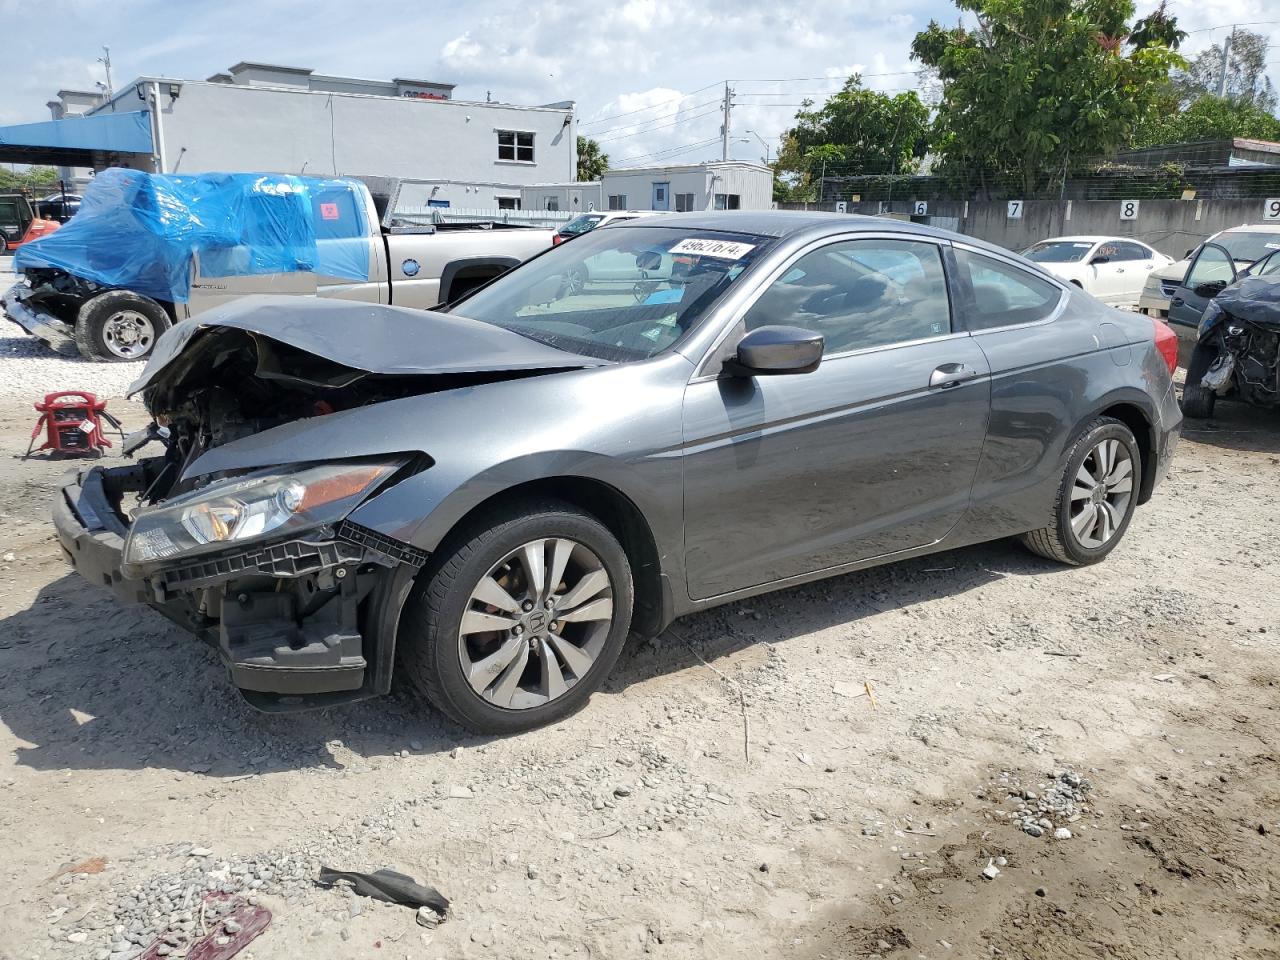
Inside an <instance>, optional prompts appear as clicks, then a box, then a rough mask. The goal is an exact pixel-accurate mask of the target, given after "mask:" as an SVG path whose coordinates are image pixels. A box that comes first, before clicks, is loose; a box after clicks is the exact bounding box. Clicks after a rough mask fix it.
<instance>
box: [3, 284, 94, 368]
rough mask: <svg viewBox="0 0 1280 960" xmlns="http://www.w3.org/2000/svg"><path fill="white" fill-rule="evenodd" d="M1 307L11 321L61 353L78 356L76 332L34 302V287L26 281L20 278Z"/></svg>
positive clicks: (9, 290) (6, 293) (10, 289)
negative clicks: (32, 294) (32, 291)
mask: <svg viewBox="0 0 1280 960" xmlns="http://www.w3.org/2000/svg"><path fill="white" fill-rule="evenodd" d="M0 307H2V308H3V309H4V314H5V316H7V317H8V318H9V319H10V320H12V321H13V322H14V323H16V324H17V325H18V326H20V327H21V328H22V329H23V330H25V331H27V333H29V334H31V335H32V336H33V337H36V338H37V339H39V340H43V341H44V342H45V343H47V344H48V345H49V346H50V347H52V348H53V349H54V350H56V351H57V352H58V353H61V354H64V355H66V356H79V353H80V351H79V349H78V348H77V347H76V341H75V335H74V331H73V330H72V329H71V328H70V327H69V326H67V324H66V323H64V322H63V321H62V320H60V319H58V318H57V317H56V316H54V315H53V314H52V313H50V312H49V311H48V310H45V309H44V308H42V307H41V306H40V305H39V304H38V303H33V302H31V288H30V287H29V286H27V284H26V283H24V282H22V281H19V282H17V283H15V284H14V285H13V286H12V287H10V288H9V289H8V290H6V291H5V292H4V294H3V295H0Z"/></svg>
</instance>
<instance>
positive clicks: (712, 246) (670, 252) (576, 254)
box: [451, 226, 770, 361]
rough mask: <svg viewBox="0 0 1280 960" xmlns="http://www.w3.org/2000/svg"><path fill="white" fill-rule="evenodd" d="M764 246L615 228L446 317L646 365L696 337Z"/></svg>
mask: <svg viewBox="0 0 1280 960" xmlns="http://www.w3.org/2000/svg"><path fill="white" fill-rule="evenodd" d="M769 243H770V238H767V237H758V236H754V235H751V234H742V233H722V232H718V231H709V230H688V229H684V230H675V229H670V228H663V227H630V226H628V227H619V228H616V229H614V228H611V229H608V230H596V231H593V232H591V233H588V234H587V235H585V236H583V237H581V238H579V239H577V240H575V241H574V242H573V243H566V244H562V245H561V246H558V247H555V248H553V249H551V250H548V251H547V252H546V253H544V254H542V255H541V256H540V257H537V258H535V259H533V260H531V261H529V262H528V263H527V264H525V265H523V266H521V267H520V268H519V269H517V270H514V271H513V272H512V273H510V274H508V275H507V276H505V277H502V278H500V279H499V280H497V281H495V282H494V283H492V284H490V285H489V286H487V287H485V288H484V289H482V290H479V291H477V292H476V293H475V294H473V295H472V296H470V297H468V298H467V299H465V300H463V301H462V302H460V303H459V304H457V306H456V307H454V308H452V310H451V312H455V313H458V314H460V315H462V316H464V317H469V318H471V319H473V320H482V321H484V322H485V323H492V324H494V325H495V326H499V327H502V328H504V329H506V330H511V331H512V332H514V333H518V334H521V335H522V336H525V337H529V338H530V339H531V340H537V341H539V342H541V343H546V344H549V345H550V346H553V347H556V348H558V349H560V350H566V351H569V352H570V353H580V354H585V355H586V356H590V357H600V358H603V359H606V360H623V361H626V360H643V359H645V358H647V357H652V356H654V355H655V354H658V353H661V352H662V351H663V350H666V349H667V348H668V347H670V346H671V345H672V344H674V343H675V342H676V341H677V340H679V339H680V338H681V337H682V336H684V335H685V334H686V333H688V332H689V331H690V330H692V329H693V328H694V327H695V326H696V325H697V324H698V322H699V321H700V320H701V319H702V317H703V316H704V315H705V314H706V311H707V309H708V308H709V307H710V306H711V304H713V303H714V302H715V301H716V300H717V299H718V298H719V297H720V296H721V295H722V294H723V293H724V292H725V291H726V290H727V289H729V287H730V286H731V285H732V284H733V283H734V281H736V280H737V279H738V277H740V276H741V275H742V274H743V273H744V272H745V271H746V269H747V268H748V267H749V266H750V265H751V263H752V262H754V261H755V259H756V258H757V257H758V256H759V255H760V254H761V253H762V252H763V251H764V250H765V249H766V247H767V246H768V244H769Z"/></svg>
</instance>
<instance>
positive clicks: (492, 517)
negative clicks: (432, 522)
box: [397, 500, 634, 734]
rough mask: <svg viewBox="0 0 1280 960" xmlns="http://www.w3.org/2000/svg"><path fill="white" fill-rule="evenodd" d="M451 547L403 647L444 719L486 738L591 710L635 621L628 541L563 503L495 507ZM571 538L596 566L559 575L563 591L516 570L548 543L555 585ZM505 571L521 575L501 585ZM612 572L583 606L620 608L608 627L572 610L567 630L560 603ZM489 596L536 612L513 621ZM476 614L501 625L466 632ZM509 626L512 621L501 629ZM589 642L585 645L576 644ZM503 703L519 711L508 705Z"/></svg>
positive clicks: (439, 557)
mask: <svg viewBox="0 0 1280 960" xmlns="http://www.w3.org/2000/svg"><path fill="white" fill-rule="evenodd" d="M450 539H451V542H450V543H446V544H445V545H444V546H442V548H441V550H439V551H437V553H436V555H435V556H434V557H433V558H432V562H431V563H430V564H429V565H428V566H427V567H426V568H424V570H423V571H422V573H421V574H419V576H418V582H417V583H416V584H415V586H414V589H413V592H412V594H411V595H410V598H409V602H408V603H407V605H406V612H405V615H404V616H403V617H402V618H401V620H400V629H399V636H398V638H397V641H398V642H397V648H398V650H399V654H400V660H401V664H402V665H403V667H404V669H405V671H406V673H407V675H408V677H409V680H410V681H411V682H412V684H413V686H414V687H415V688H416V689H417V690H418V692H419V693H421V694H422V695H423V696H425V697H426V698H427V700H428V701H430V703H431V704H432V706H434V707H436V708H437V709H438V710H440V712H441V713H443V714H445V715H446V716H448V717H449V718H450V719H452V720H454V721H455V722H457V723H459V724H461V725H462V726H464V727H467V728H469V729H471V730H475V731H477V732H480V733H492V734H510V733H519V732H522V731H525V730H531V729H533V728H534V727H540V726H543V725H544V724H548V723H554V722H556V721H558V720H561V719H563V718H565V717H567V716H569V715H570V714H572V713H575V712H576V711H577V710H579V709H581V708H582V707H583V706H584V705H585V704H586V702H587V700H588V699H589V698H590V697H591V694H592V693H593V692H594V691H595V690H596V689H598V688H599V686H600V684H601V683H603V681H604V679H605V677H606V676H607V675H608V673H609V671H610V670H611V669H612V667H613V664H614V662H615V661H616V660H617V658H618V654H619V653H620V652H621V651H622V646H623V644H624V643H625V641H626V638H627V633H628V631H629V629H630V625H631V613H632V604H633V600H634V588H633V585H632V579H631V567H630V564H629V563H628V562H627V556H626V553H625V552H624V551H623V549H622V547H621V545H620V544H619V543H618V541H617V539H616V538H615V537H614V536H613V534H611V533H610V532H609V530H608V529H607V528H605V526H604V525H603V524H601V523H600V522H599V521H598V520H596V519H595V518H594V517H591V516H589V515H587V514H585V513H582V512H581V511H579V510H577V509H575V508H574V507H571V506H569V505H568V504H565V503H560V502H558V501H554V500H539V501H532V502H530V501H526V502H523V503H515V504H506V505H502V506H498V507H495V508H494V509H492V510H489V511H486V512H485V513H484V514H483V515H481V516H480V517H478V518H477V519H476V520H475V521H474V522H473V523H471V524H469V525H468V527H467V529H466V530H464V531H463V532H461V533H459V534H458V535H457V536H456V537H451V538H450ZM566 541H569V542H572V544H573V545H574V547H573V549H574V551H575V552H574V554H573V557H574V558H586V559H587V568H588V571H587V574H586V576H584V575H583V571H582V570H580V569H577V570H575V569H574V568H575V567H576V566H577V563H578V560H577V559H572V560H570V566H568V567H563V568H562V573H561V574H560V575H556V576H557V580H558V582H557V584H548V587H547V589H546V590H543V591H542V593H541V594H540V595H539V594H538V591H536V590H532V589H530V588H529V584H528V583H527V582H526V580H532V578H531V577H527V576H526V575H525V573H524V571H525V570H527V569H528V568H527V567H525V566H522V565H521V564H520V563H518V562H517V563H514V564H511V563H508V562H507V561H509V560H510V559H511V558H512V557H513V555H514V556H517V557H523V556H524V555H525V554H524V553H522V551H524V550H525V548H526V547H527V546H532V545H536V544H545V545H546V546H545V548H539V553H540V554H541V556H542V557H543V558H544V560H545V561H546V574H545V576H546V579H547V580H550V579H551V578H552V576H553V573H552V571H554V569H555V566H556V565H555V557H556V554H555V549H556V545H557V544H559V543H563V542H566ZM499 570H510V571H511V573H510V574H504V575H503V576H501V577H498V576H497V574H496V571H499ZM601 573H603V574H605V575H607V585H605V586H603V587H600V588H598V589H597V590H595V591H591V592H588V593H587V594H586V597H585V599H584V600H580V601H578V602H577V603H575V604H574V605H573V607H572V609H582V608H585V607H586V606H587V605H588V604H590V603H593V602H594V601H596V600H599V599H600V598H604V602H608V600H612V605H611V612H610V613H609V619H608V621H607V623H606V622H602V618H600V617H596V616H593V617H592V618H590V619H589V620H588V618H583V620H579V621H577V622H573V623H570V622H569V620H570V619H571V608H570V607H569V606H568V605H566V606H564V607H562V608H561V616H564V617H565V620H564V621H563V622H560V623H559V625H558V626H557V621H556V620H555V619H554V610H553V609H552V608H551V606H550V604H554V603H557V602H560V601H559V600H557V599H553V598H560V599H562V600H568V599H570V595H571V594H572V593H573V592H574V590H573V587H574V583H573V582H571V581H575V580H576V581H577V582H578V583H583V582H585V580H586V578H587V576H590V577H593V578H594V582H597V583H598V582H601V580H600V575H601ZM560 584H564V589H563V590H560V589H559V586H560ZM495 587H498V588H500V589H499V592H497V593H495V592H494V590H495ZM502 590H505V591H508V593H507V594H506V595H504V594H503V593H502V592H501V591H502ZM526 593H529V594H530V595H532V596H533V598H534V600H537V599H538V598H539V596H541V598H542V602H535V603H529V601H527V600H526ZM480 594H483V595H484V596H483V597H480V596H479V595H480ZM490 598H495V599H497V600H498V601H499V603H505V602H506V601H508V600H515V601H516V602H517V604H519V603H521V602H522V601H523V602H524V603H526V604H527V606H525V607H523V608H522V607H520V606H517V608H516V609H515V610H514V612H511V613H508V612H507V611H506V610H504V609H503V608H502V607H500V606H497V605H491V604H489V603H488V600H489V599H490ZM544 606H546V607H547V608H548V609H549V610H551V612H549V613H548V616H547V617H546V618H544V620H546V621H548V622H546V623H533V622H529V623H526V622H525V621H527V620H529V619H530V618H531V617H535V616H536V615H537V614H538V613H539V612H540V611H542V610H543V609H544ZM522 611H523V612H522ZM477 614H478V615H479V616H480V617H481V618H496V619H495V620H494V622H495V624H497V628H495V629H492V630H488V629H485V630H478V629H471V630H469V631H467V632H466V633H464V626H463V622H464V617H467V618H468V619H469V622H468V626H469V627H472V626H474V624H475V620H474V619H471V618H474V617H475V616H476V615H477ZM506 619H509V620H511V625H505V626H504V625H502V624H498V620H506ZM517 621H519V623H518V624H517ZM513 625H514V626H513ZM516 626H519V627H520V629H519V630H517V629H516V628H515V627H516ZM575 633H576V636H575ZM522 636H523V645H522V641H521V637H522ZM578 642H581V645H580V646H575V647H572V648H570V647H569V646H568V644H570V643H578ZM509 649H518V650H519V654H518V655H517V654H512V655H511V656H510V657H509V658H507V659H504V660H503V661H502V663H504V664H508V666H501V667H498V666H495V667H494V669H493V670H492V671H485V670H483V668H481V667H480V665H481V664H484V663H486V662H487V661H492V660H497V659H498V655H499V654H502V653H503V652H504V651H506V650H509ZM547 656H551V658H552V659H551V663H552V665H553V666H554V675H555V680H554V682H553V683H552V682H549V681H548V676H549V672H548V671H549V670H550V669H551V668H550V667H549V666H548V664H547V663H546V662H545V661H544V660H543V659H542V658H544V657H547ZM464 657H465V658H466V660H465V662H464ZM526 664H527V666H525V665H526ZM575 667H576V668H577V670H575V669H574V668H575ZM510 671H514V673H511V672H510ZM579 671H580V674H579ZM508 678H509V679H510V683H509V684H508V683H507V679H508ZM565 684H567V689H566V688H565ZM504 688H505V691H506V695H505V696H504V695H503V690H504ZM512 691H514V693H515V696H514V697H513V696H512V695H511V694H512ZM502 701H505V702H506V703H507V704H508V705H507V706H503V705H500V703H501V702H502Z"/></svg>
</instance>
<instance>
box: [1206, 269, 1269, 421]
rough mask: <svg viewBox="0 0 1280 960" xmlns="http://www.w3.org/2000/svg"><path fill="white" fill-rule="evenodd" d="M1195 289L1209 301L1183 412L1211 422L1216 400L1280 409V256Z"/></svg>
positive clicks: (1207, 282)
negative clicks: (1225, 280)
mask: <svg viewBox="0 0 1280 960" xmlns="http://www.w3.org/2000/svg"><path fill="white" fill-rule="evenodd" d="M1207 246H1210V247H1212V246H1214V245H1213V244H1209V245H1207ZM1232 276H1235V273H1234V271H1233V272H1232ZM1188 282H1191V281H1190V280H1189V281H1188ZM1198 289H1199V290H1200V293H1201V295H1202V296H1205V297H1207V298H1211V299H1209V304H1208V306H1207V307H1206V308H1205V311H1204V313H1203V314H1202V315H1201V317H1200V325H1199V327H1198V329H1197V335H1196V345H1195V348H1194V350H1193V351H1192V354H1191V361H1190V363H1189V364H1188V365H1187V382H1186V386H1185V387H1184V388H1183V391H1182V412H1183V413H1184V414H1185V415H1186V416H1188V417H1197V418H1203V417H1211V416H1213V411H1214V407H1215V405H1216V403H1217V401H1218V398H1219V397H1221V398H1223V399H1230V400H1240V401H1242V402H1244V403H1251V404H1253V405H1254V406H1258V407H1269V408H1275V407H1280V251H1277V252H1276V253H1274V254H1269V255H1268V256H1266V257H1264V258H1263V259H1261V260H1259V261H1257V262H1256V263H1254V264H1252V265H1251V266H1250V267H1249V268H1248V269H1247V270H1245V271H1244V272H1243V274H1241V275H1239V278H1238V279H1235V280H1234V281H1233V282H1231V283H1229V284H1227V285H1225V286H1223V285H1222V281H1220V280H1219V281H1212V280H1210V281H1206V282H1204V283H1202V284H1200V285H1199V288H1198Z"/></svg>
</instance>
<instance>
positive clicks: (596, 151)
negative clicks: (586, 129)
mask: <svg viewBox="0 0 1280 960" xmlns="http://www.w3.org/2000/svg"><path fill="white" fill-rule="evenodd" d="M608 169H609V155H608V154H607V153H602V152H601V151H600V144H598V143H596V142H595V141H594V140H592V139H590V138H589V137H579V138H578V179H579V180H599V179H600V178H601V177H602V176H604V172H605V171H606V170H608Z"/></svg>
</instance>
